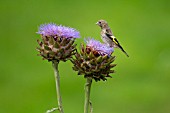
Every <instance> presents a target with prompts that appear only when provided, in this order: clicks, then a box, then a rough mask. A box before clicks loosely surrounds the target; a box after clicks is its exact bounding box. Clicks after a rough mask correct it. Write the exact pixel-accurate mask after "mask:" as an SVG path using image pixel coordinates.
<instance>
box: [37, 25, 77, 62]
mask: <svg viewBox="0 0 170 113" xmlns="http://www.w3.org/2000/svg"><path fill="white" fill-rule="evenodd" d="M37 33H38V34H40V35H41V37H42V41H39V40H38V43H39V46H40V47H38V48H37V50H38V51H39V53H40V54H39V55H40V56H42V57H43V59H47V60H48V61H54V60H57V61H60V60H61V61H66V60H67V59H69V58H71V57H72V55H74V54H75V51H76V48H75V47H76V44H74V41H75V39H76V38H79V37H80V34H79V32H78V31H77V30H75V29H74V28H70V27H65V26H61V25H60V26H57V25H56V24H53V23H51V24H43V25H41V26H40V27H39V30H38V32H37Z"/></svg>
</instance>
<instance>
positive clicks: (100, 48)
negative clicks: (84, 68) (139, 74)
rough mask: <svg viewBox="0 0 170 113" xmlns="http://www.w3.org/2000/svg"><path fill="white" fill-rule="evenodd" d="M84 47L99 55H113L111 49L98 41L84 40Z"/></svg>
mask: <svg viewBox="0 0 170 113" xmlns="http://www.w3.org/2000/svg"><path fill="white" fill-rule="evenodd" d="M85 42H86V45H87V46H88V47H90V48H91V49H93V50H95V51H97V52H98V53H99V54H101V55H109V56H110V55H111V54H112V53H113V51H114V50H113V47H109V46H108V45H106V44H102V43H100V41H97V40H94V39H93V38H92V39H90V38H88V39H85Z"/></svg>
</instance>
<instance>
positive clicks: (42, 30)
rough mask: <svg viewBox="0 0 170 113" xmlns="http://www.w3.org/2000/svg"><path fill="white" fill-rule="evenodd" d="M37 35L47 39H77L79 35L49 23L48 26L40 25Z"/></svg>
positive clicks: (76, 32) (69, 29)
mask: <svg viewBox="0 0 170 113" xmlns="http://www.w3.org/2000/svg"><path fill="white" fill-rule="evenodd" d="M37 33H38V34H41V35H43V36H47V37H50V36H52V37H55V36H59V37H61V38H79V37H80V33H79V32H78V31H77V30H76V29H74V28H70V27H65V26H62V25H60V26H58V25H56V24H53V23H50V24H42V25H40V27H39V31H38V32H37Z"/></svg>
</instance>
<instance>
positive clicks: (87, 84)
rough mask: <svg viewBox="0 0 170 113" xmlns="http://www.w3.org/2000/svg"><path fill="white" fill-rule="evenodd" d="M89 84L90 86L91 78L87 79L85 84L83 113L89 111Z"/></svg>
mask: <svg viewBox="0 0 170 113" xmlns="http://www.w3.org/2000/svg"><path fill="white" fill-rule="evenodd" d="M91 84H92V78H87V80H86V84H85V103H84V113H88V111H89V105H90V89H91Z"/></svg>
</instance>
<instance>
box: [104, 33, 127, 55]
mask: <svg viewBox="0 0 170 113" xmlns="http://www.w3.org/2000/svg"><path fill="white" fill-rule="evenodd" d="M105 34H106V36H107V37H109V39H111V40H112V41H113V42H114V43H115V44H116V45H117V46H118V47H119V48H120V49H121V50H122V51H123V52H124V53H125V54H126V55H127V56H128V57H129V55H128V54H127V53H126V51H125V50H124V49H123V47H122V46H121V45H120V43H119V42H118V40H117V39H116V37H115V36H113V35H111V34H109V33H105Z"/></svg>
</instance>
